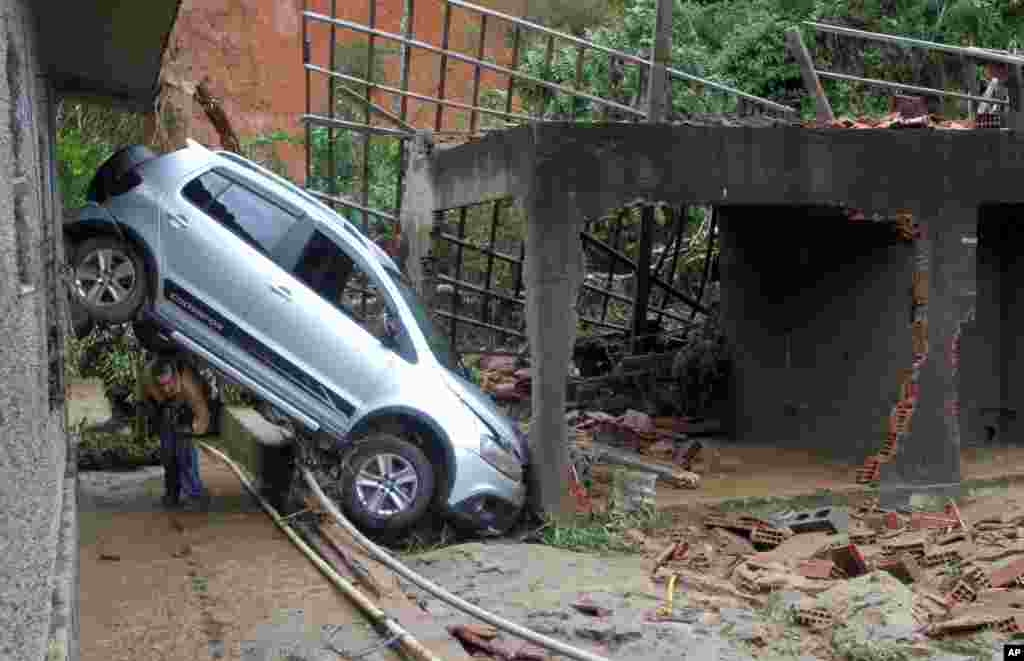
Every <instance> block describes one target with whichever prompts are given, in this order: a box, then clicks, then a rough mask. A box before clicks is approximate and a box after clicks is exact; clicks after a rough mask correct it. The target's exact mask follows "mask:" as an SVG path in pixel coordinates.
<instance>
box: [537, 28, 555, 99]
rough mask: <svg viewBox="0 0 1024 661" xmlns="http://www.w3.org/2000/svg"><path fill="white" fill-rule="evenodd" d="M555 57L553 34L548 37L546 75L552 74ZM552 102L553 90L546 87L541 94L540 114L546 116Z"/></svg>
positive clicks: (545, 53)
mask: <svg viewBox="0 0 1024 661" xmlns="http://www.w3.org/2000/svg"><path fill="white" fill-rule="evenodd" d="M554 57H555V38H554V37H553V36H551V37H548V45H547V50H545V51H544V76H545V77H547V76H550V75H551V62H552V60H553V59H554ZM550 103H551V90H549V89H547V88H544V91H543V93H542V94H541V109H540V116H541V117H546V116H547V113H548V105H549V104H550Z"/></svg>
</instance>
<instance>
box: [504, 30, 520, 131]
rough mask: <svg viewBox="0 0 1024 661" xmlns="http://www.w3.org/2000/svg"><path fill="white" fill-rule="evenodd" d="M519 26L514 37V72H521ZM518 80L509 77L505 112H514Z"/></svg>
mask: <svg viewBox="0 0 1024 661" xmlns="http://www.w3.org/2000/svg"><path fill="white" fill-rule="evenodd" d="M520 32H521V31H520V29H519V26H518V25H517V26H516V27H515V31H514V34H513V35H512V70H513V71H519V40H520V38H521V34H520ZM515 84H516V79H515V78H513V77H512V76H509V77H508V88H507V89H506V90H505V112H506V113H511V112H512V89H513V88H514V87H515Z"/></svg>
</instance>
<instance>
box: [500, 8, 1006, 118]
mask: <svg viewBox="0 0 1024 661" xmlns="http://www.w3.org/2000/svg"><path fill="white" fill-rule="evenodd" d="M655 9H656V0H626V1H625V3H624V4H623V6H622V9H621V12H616V13H615V14H614V15H613V17H612V18H611V19H609V20H607V21H605V23H604V24H603V25H601V26H596V27H593V26H592V27H589V28H588V29H587V30H586V31H585V35H584V36H585V37H586V38H588V39H590V40H592V41H594V42H596V43H598V44H600V45H603V46H608V47H611V48H615V49H618V50H622V51H625V52H628V53H634V54H642V53H644V52H646V51H647V50H648V49H649V48H650V47H651V45H652V40H653V29H654V18H655ZM804 21H821V22H827V23H834V24H841V25H851V26H855V27H857V28H860V29H865V30H870V31H877V32H885V33H891V34H900V35H904V36H908V37H915V38H919V39H926V40H933V41H940V42H944V43H950V44H963V45H967V44H972V45H979V46H984V47H989V48H1009V47H1012V46H1013V45H1015V43H1016V40H1017V39H1018V37H1017V35H1019V34H1020V33H1021V30H1022V29H1024V12H1021V11H1020V9H1019V8H1017V7H1016V6H1015V4H1014V3H1007V2H1005V1H1003V0H855V1H852V2H845V1H841V0H699V1H698V0H676V5H675V8H674V17H673V30H672V61H671V65H672V66H673V67H674V68H676V69H679V70H681V71H683V72H685V73H689V74H692V75H695V76H699V77H702V78H705V79H709V80H712V81H715V82H719V83H723V84H726V85H729V86H730V87H734V88H737V89H740V90H742V91H745V92H748V93H751V94H755V95H758V96H761V97H765V98H768V99H772V100H775V101H778V102H782V103H788V104H796V105H799V106H800V110H801V114H802V116H804V117H810V116H812V115H813V112H814V108H813V101H812V100H811V99H809V98H807V95H806V94H805V93H804V92H803V86H802V83H801V80H800V74H799V69H798V68H797V65H796V63H795V62H793V61H792V60H791V59H790V58H789V57H788V55H787V51H786V48H785V43H784V42H785V30H786V29H787V28H790V27H793V26H799V27H800V28H801V32H802V35H803V39H804V43H806V44H807V46H808V48H810V49H811V50H812V56H813V57H814V60H815V63H816V65H817V66H818V67H819V68H822V69H827V70H835V71H839V72H845V73H853V74H855V75H863V76H865V77H871V78H884V79H889V80H900V81H903V82H908V83H915V82H916V83H919V84H920V83H921V81H920V80H917V79H919V78H920V77H921V76H922V72H923V71H924V70H925V69H930V70H931V71H932V72H933V76H932V78H933V79H934V78H936V77H937V75H934V72H935V71H938V70H940V69H941V68H942V67H943V66H946V67H947V68H952V66H953V65H954V64H955V62H954V60H955V58H951V57H950V58H945V60H946V61H945V62H944V56H941V55H938V54H934V53H932V54H928V53H926V52H924V51H919V50H907V49H902V48H899V47H893V46H888V45H885V46H878V45H872V44H870V43H868V42H863V41H860V40H854V39H848V38H838V37H834V36H826V35H823V34H817V33H815V31H814V30H813V29H811V28H810V27H807V26H805V25H803V22H804ZM575 57H576V51H575V49H571V48H556V51H555V56H554V58H553V60H552V63H551V66H550V67H547V66H546V44H545V43H544V42H543V41H539V42H534V43H533V44H531V45H530V47H529V48H528V49H527V50H526V52H525V53H524V55H523V62H524V69H525V71H527V72H528V73H530V74H532V75H534V76H538V77H543V78H546V79H548V80H552V81H554V82H558V83H560V84H563V85H568V86H572V85H573V84H574V83H575V80H576V60H575ZM957 66H958V65H957ZM638 69H639V68H638V67H636V66H633V65H629V66H627V67H626V71H625V79H624V80H623V82H622V85H621V87H622V89H624V90H626V91H627V92H626V93H620V94H618V95H616V94H615V90H614V89H612V86H611V84H610V82H609V73H610V71H609V63H608V59H607V58H605V57H603V56H597V55H595V54H588V56H587V58H586V59H585V61H584V66H583V89H585V90H586V91H589V92H591V93H593V94H597V95H599V96H602V97H606V98H615V97H616V96H618V99H617V100H619V101H620V102H627V103H628V102H629V101H630V100H631V99H630V98H629V97H630V95H631V94H634V93H635V92H636V90H637V89H638V83H639V80H638V77H639V71H638ZM943 80H944V78H943ZM929 82H931V83H932V86H934V85H935V83H934V80H930V81H929ZM823 85H824V87H825V91H826V93H827V94H828V95H829V99H830V101H831V102H832V106H833V109H834V110H835V112H836V114H837V115H844V114H852V115H877V114H880V113H883V112H885V111H886V110H887V108H888V96H889V94H888V93H886V92H883V91H880V90H877V89H872V88H868V87H866V86H863V85H854V84H851V83H847V82H839V81H832V80H825V81H823ZM946 86H947V87H948V88H950V89H958V88H959V87H958V81H957V80H950V81H948V83H946ZM672 87H673V89H672V101H673V107H674V108H675V110H676V111H681V112H721V111H726V110H732V109H733V108H734V107H735V99H732V98H729V97H728V96H726V95H724V94H721V93H718V92H713V91H710V90H706V89H703V86H701V85H699V84H698V83H689V82H686V81H682V80H677V81H675V82H674V83H673V86H672ZM520 95H521V96H522V98H523V100H524V102H525V104H526V107H527V108H528V109H529V110H530V112H533V113H540V112H546V113H547V115H548V116H561V117H574V118H575V119H579V120H585V121H595V120H600V119H602V111H601V109H600V108H597V107H593V106H591V104H589V102H585V101H583V102H581V101H579V100H576V101H574V100H573V99H572V98H570V97H569V96H568V95H558V96H557V98H554V99H549V98H548V97H549V96H550V95H548V94H545V93H544V92H542V90H539V89H528V88H525V87H524V88H522V89H520ZM545 103H547V107H545Z"/></svg>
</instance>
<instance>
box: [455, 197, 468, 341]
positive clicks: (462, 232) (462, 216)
mask: <svg viewBox="0 0 1024 661" xmlns="http://www.w3.org/2000/svg"><path fill="white" fill-rule="evenodd" d="M468 211H469V209H468V208H467V207H462V208H461V209H459V239H462V240H465V237H466V215H467V214H468ZM457 246H458V247H457V248H456V249H455V279H456V280H462V244H461V243H459V244H457ZM458 315H459V291H458V289H456V290H455V292H454V295H453V296H452V318H451V322H452V324H451V332H452V341H451V347H452V351H453V352H454V351H455V350H456V345H457V344H458V342H457V341H456V340H457V338H458V336H457V335H456V332H457V331H458V326H457V325H456V324H457V319H456V318H457V317H458Z"/></svg>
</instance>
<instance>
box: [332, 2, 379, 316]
mask: <svg viewBox="0 0 1024 661" xmlns="http://www.w3.org/2000/svg"><path fill="white" fill-rule="evenodd" d="M367 9H368V13H369V16H368V18H367V25H368V26H369V27H370V28H371V29H373V28H376V27H377V0H367ZM331 18H334V16H331ZM376 42H377V36H376V35H375V34H372V33H371V34H370V35H369V36H368V40H367V44H366V79H367V80H369V81H371V82H376V78H377V77H376V76H374V75H373V61H374V57H373V56H374V50H375V48H374V47H375V46H376ZM366 102H367V103H368V104H369V103H372V102H373V88H372V87H367V88H366ZM363 121H364V122H365V123H366V124H369V123H370V122H371V121H372V119H371V117H370V108H369V107H368V106H367V107H366V109H365V110H364V112H363ZM371 140H372V134H371V133H370V132H369V131H366V132H364V133H363V167H362V171H361V174H362V177H363V206H364V207H368V206H370V148H371V145H372V142H371ZM363 233H364V234H366V236H370V216H369V215H368V214H365V213H364V214H363ZM362 310H363V317H364V318H365V317H366V295H365V294H364V295H362Z"/></svg>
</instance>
